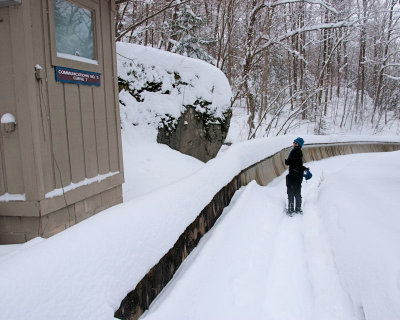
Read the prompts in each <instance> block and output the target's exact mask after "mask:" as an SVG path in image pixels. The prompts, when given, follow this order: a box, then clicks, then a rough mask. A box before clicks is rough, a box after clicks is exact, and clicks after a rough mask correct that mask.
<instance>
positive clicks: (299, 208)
mask: <svg viewBox="0 0 400 320" xmlns="http://www.w3.org/2000/svg"><path fill="white" fill-rule="evenodd" d="M295 212H296V213H298V214H303V210H302V209H301V207H296V210H295Z"/></svg>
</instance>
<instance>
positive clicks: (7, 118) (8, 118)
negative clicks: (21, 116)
mask: <svg viewBox="0 0 400 320" xmlns="http://www.w3.org/2000/svg"><path fill="white" fill-rule="evenodd" d="M16 122H17V121H16V120H15V117H14V116H13V115H12V114H11V113H5V114H3V115H2V116H1V120H0V123H3V124H5V123H16Z"/></svg>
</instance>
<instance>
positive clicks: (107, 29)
mask: <svg viewBox="0 0 400 320" xmlns="http://www.w3.org/2000/svg"><path fill="white" fill-rule="evenodd" d="M100 9H101V10H100V11H101V21H100V22H101V28H102V32H101V34H102V38H103V39H102V43H108V44H109V46H103V48H102V50H103V70H104V71H103V72H104V77H103V79H104V86H105V88H107V90H105V101H106V106H107V108H106V110H107V128H108V137H109V139H108V148H109V156H110V171H112V172H115V171H118V170H119V155H118V135H117V119H116V117H115V108H117V106H116V105H115V100H114V84H115V83H114V82H113V80H114V79H113V76H114V73H113V52H112V45H111V43H112V39H111V34H112V31H111V26H110V18H109V17H110V7H109V4H108V1H104V0H103V1H101V7H100ZM118 123H119V119H118Z"/></svg>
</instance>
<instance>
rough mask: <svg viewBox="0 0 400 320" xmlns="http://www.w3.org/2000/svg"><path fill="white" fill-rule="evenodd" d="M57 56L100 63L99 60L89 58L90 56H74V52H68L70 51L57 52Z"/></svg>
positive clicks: (95, 63)
mask: <svg viewBox="0 0 400 320" xmlns="http://www.w3.org/2000/svg"><path fill="white" fill-rule="evenodd" d="M57 57H59V58H63V59H68V60H74V61H79V62H84V63H89V64H94V65H98V64H99V62H98V61H97V60H93V59H89V58H85V57H80V56H74V55H73V54H68V53H62V52H57Z"/></svg>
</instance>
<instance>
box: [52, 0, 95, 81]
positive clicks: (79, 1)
mask: <svg viewBox="0 0 400 320" xmlns="http://www.w3.org/2000/svg"><path fill="white" fill-rule="evenodd" d="M65 1H67V2H71V3H73V4H75V5H77V6H79V7H82V8H84V9H88V10H90V11H92V12H93V15H92V17H93V18H92V19H93V20H92V26H93V54H94V56H95V59H94V60H93V61H97V64H93V63H89V62H84V61H78V60H73V59H68V58H64V57H59V56H57V47H56V29H55V27H56V24H55V19H54V0H47V2H48V6H49V28H50V30H49V32H50V51H51V64H52V66H53V67H54V66H58V67H66V68H71V69H79V70H85V71H92V72H97V73H102V72H101V71H102V67H101V64H102V59H103V57H102V50H101V48H100V45H99V44H100V39H101V34H100V30H101V29H100V5H99V3H98V2H94V1H92V0H65Z"/></svg>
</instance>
